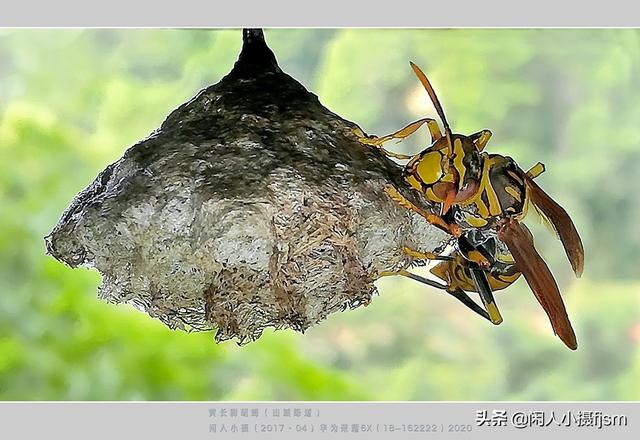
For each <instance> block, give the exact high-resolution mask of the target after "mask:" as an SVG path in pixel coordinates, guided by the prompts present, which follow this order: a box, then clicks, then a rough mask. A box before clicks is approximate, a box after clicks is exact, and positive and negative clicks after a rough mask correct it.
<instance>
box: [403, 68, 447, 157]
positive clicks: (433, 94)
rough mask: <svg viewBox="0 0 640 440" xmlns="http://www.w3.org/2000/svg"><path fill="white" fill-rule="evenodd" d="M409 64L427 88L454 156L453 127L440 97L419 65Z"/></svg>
mask: <svg viewBox="0 0 640 440" xmlns="http://www.w3.org/2000/svg"><path fill="white" fill-rule="evenodd" d="M409 64H410V65H411V68H412V69H413V71H414V72H415V74H416V76H417V77H418V79H419V80H420V82H421V83H422V86H423V87H424V88H425V90H426V91H427V93H428V94H429V98H431V102H433V106H434V107H435V108H436V113H438V116H440V119H441V120H442V125H443V126H444V134H445V136H446V137H447V144H448V149H449V154H448V155H449V156H451V155H453V143H452V142H451V127H449V123H448V122H447V118H446V116H445V115H444V110H443V109H442V106H441V105H440V101H439V100H438V97H437V96H436V92H435V90H433V87H432V86H431V83H430V82H429V80H428V79H427V75H425V74H424V72H423V71H422V70H421V69H420V68H419V67H418V66H417V65H415V64H414V63H413V62H412V61H409Z"/></svg>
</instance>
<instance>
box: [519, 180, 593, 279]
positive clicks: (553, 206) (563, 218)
mask: <svg viewBox="0 0 640 440" xmlns="http://www.w3.org/2000/svg"><path fill="white" fill-rule="evenodd" d="M525 182H526V185H527V188H528V190H529V195H530V198H531V202H532V203H533V204H534V206H535V207H536V210H537V211H538V213H540V215H541V216H542V218H543V219H544V220H545V221H547V222H548V223H549V224H550V225H551V226H552V227H553V229H554V231H555V232H556V235H557V236H558V238H559V239H560V241H561V242H562V246H563V247H564V250H565V252H566V254H567V258H568V259H569V262H570V263H571V268H572V269H573V272H574V273H575V274H576V275H577V276H578V277H579V276H580V275H582V271H583V269H584V247H583V246H582V240H581V239H580V236H579V235H578V231H577V230H576V227H575V225H574V224H573V222H572V221H571V218H570V217H569V214H567V211H565V210H564V208H563V207H562V206H560V205H558V203H556V201H555V200H553V199H552V198H551V197H550V196H549V195H548V194H547V193H546V192H544V190H543V189H542V188H540V186H538V184H537V183H535V182H534V181H533V179H531V178H530V177H528V176H525Z"/></svg>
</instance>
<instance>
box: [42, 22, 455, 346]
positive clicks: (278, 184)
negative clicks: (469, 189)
mask: <svg viewBox="0 0 640 440" xmlns="http://www.w3.org/2000/svg"><path fill="white" fill-rule="evenodd" d="M243 36H244V45H243V50H242V52H241V54H240V57H239V60H238V61H237V62H236V65H235V66H234V68H233V70H232V71H231V72H230V73H229V74H228V75H227V76H226V77H225V78H223V79H222V80H221V81H220V82H219V83H217V84H215V85H213V86H210V87H208V88H206V89H204V90H202V91H201V92H200V93H199V94H198V95H197V96H196V97H194V98H193V99H192V100H191V101H189V102H187V103H185V104H183V105H182V106H180V107H179V108H178V109H176V110H175V111H173V112H172V113H171V114H170V115H169V116H168V117H167V119H166V121H165V122H164V123H163V124H162V126H161V127H160V128H159V129H158V130H156V131H155V132H154V133H152V134H151V135H150V136H149V137H148V138H147V139H145V140H143V141H141V142H139V143H138V144H136V145H134V146H132V147H131V148H129V149H128V150H127V151H126V152H125V154H124V156H123V157H122V158H121V159H120V160H118V161H117V162H115V163H113V164H111V165H109V166H108V167H107V168H106V169H105V170H104V171H102V173H100V175H98V177H97V178H96V180H95V181H94V182H93V183H92V184H91V185H90V186H89V187H87V188H86V189H85V190H83V191H82V192H81V193H80V194H78V195H77V196H76V197H75V199H74V200H73V202H72V203H71V205H70V206H69V208H68V209H67V210H66V211H65V213H64V214H63V216H62V218H61V219H60V221H59V222H58V224H57V225H56V226H55V228H54V229H53V231H52V232H51V233H50V234H49V235H48V236H47V237H46V244H47V250H48V253H49V254H50V255H52V256H53V257H55V258H56V259H58V260H60V261H62V262H64V263H66V264H68V265H70V266H72V267H76V266H87V267H94V268H96V269H97V270H99V271H100V273H101V274H102V276H103V279H102V285H101V286H100V288H99V297H101V298H103V299H106V300H107V301H110V302H113V303H130V304H133V305H134V306H136V307H137V308H139V309H141V310H143V311H145V312H146V313H148V314H149V315H150V316H152V317H155V318H158V319H160V320H161V321H162V322H163V323H165V324H166V325H167V326H169V327H171V328H181V329H186V330H210V329H217V333H216V337H215V338H216V341H218V342H219V341H222V340H226V339H230V338H237V342H238V343H246V342H249V341H253V340H255V339H257V338H258V337H259V336H260V335H261V334H262V332H263V330H264V329H265V328H266V327H275V328H293V329H294V330H297V331H301V332H303V331H304V330H306V329H307V328H309V327H310V326H312V325H314V324H316V323H317V322H319V321H321V320H323V319H324V318H326V317H327V316H328V315H329V314H330V313H333V312H336V311H341V310H345V309H346V308H348V307H350V308H354V307H357V306H360V305H366V304H368V302H369V301H370V299H371V296H372V295H373V294H374V293H375V287H374V284H373V283H374V281H375V279H376V278H377V277H378V274H379V272H380V271H383V270H390V269H397V268H400V267H406V266H407V265H408V264H409V263H410V261H409V258H408V257H407V256H406V255H404V254H403V252H402V250H401V247H402V246H403V245H408V246H411V247H414V248H417V249H421V250H432V249H433V248H435V247H436V246H437V245H438V244H439V243H440V242H441V241H442V239H443V238H444V237H445V235H444V234H443V233H442V232H440V231H439V230H437V229H435V228H433V227H432V226H430V225H429V224H427V222H426V221H424V219H422V218H420V217H418V216H416V215H415V214H412V213H409V212H408V211H406V210H405V209H403V208H400V207H399V206H397V205H396V204H395V203H394V202H393V201H391V200H390V199H389V198H388V197H387V195H386V194H385V193H384V192H383V188H384V186H385V185H386V184H389V183H392V184H394V185H396V186H397V187H398V188H399V189H400V190H401V191H403V192H404V193H405V195H406V196H407V197H410V198H412V200H414V201H415V202H416V203H420V200H415V198H413V196H412V194H411V193H410V192H408V191H407V190H406V185H405V184H404V183H403V181H402V177H401V168H400V167H399V166H398V165H396V164H395V163H393V162H392V161H390V160H388V159H387V158H386V157H384V156H383V155H382V154H381V153H380V152H379V151H377V150H376V149H375V148H372V147H367V146H364V145H362V144H360V143H359V142H358V141H357V139H356V137H355V136H354V135H353V133H352V129H353V128H354V126H355V125H354V124H353V123H351V122H348V121H346V120H344V119H342V118H340V117H339V116H337V115H336V114H334V113H332V112H330V111H329V110H327V109H326V108H325V107H323V106H322V105H321V104H320V102H319V101H318V98H317V97H316V96H315V95H313V94H311V93H309V92H308V91H307V90H305V88H304V87H303V86H302V85H301V84H299V83H298V82H297V81H295V80H294V79H293V78H291V77H290V76H289V75H287V74H285V73H283V72H282V71H281V70H280V68H279V67H278V65H277V63H276V60H275V57H274V56H273V53H272V52H271V51H270V50H269V48H268V47H267V46H266V43H265V42H264V38H263V36H262V32H261V31H256V30H245V31H244V35H243Z"/></svg>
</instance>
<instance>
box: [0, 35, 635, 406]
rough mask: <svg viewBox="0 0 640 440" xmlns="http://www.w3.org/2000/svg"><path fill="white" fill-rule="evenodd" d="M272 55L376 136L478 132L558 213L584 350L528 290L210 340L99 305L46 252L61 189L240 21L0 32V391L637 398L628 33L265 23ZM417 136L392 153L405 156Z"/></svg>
mask: <svg viewBox="0 0 640 440" xmlns="http://www.w3.org/2000/svg"><path fill="white" fill-rule="evenodd" d="M266 36H267V40H268V43H269V44H270V46H271V47H272V49H273V50H274V52H275V53H276V56H277V57H278V60H279V62H280V65H281V67H282V68H283V69H284V70H285V71H286V72H288V73H290V74H291V75H292V76H294V77H295V78H297V79H298V80H299V81H300V82H301V83H303V84H304V85H305V86H306V87H307V88H309V89H310V90H311V91H313V92H314V93H316V94H317V95H318V96H319V97H320V100H321V101H322V102H323V103H324V104H325V105H326V106H327V107H328V108H329V109H331V110H332V111H334V112H336V113H338V114H340V115H341V116H343V117H345V118H347V119H350V120H352V121H355V122H357V123H359V124H360V125H361V126H362V127H363V128H364V129H365V130H366V131H367V132H369V133H376V134H380V135H381V134H386V133H388V132H391V131H393V130H396V129H398V128H400V127H401V126H404V125H405V124H406V123H408V122H410V121H413V120H415V119H417V118H419V117H424V116H429V115H431V116H433V109H432V107H431V105H430V104H429V102H428V101H427V98H426V94H425V93H424V91H423V90H422V89H421V87H420V85H419V83H418V81H417V80H416V78H415V77H414V75H413V73H412V71H411V69H410V68H409V64H408V61H409V60H413V61H414V62H416V63H417V64H418V65H420V66H421V67H422V68H423V69H424V70H425V71H426V72H427V74H428V75H429V76H430V78H431V79H432V81H433V83H434V86H435V88H436V90H437V92H438V94H439V96H440V99H441V101H442V104H443V105H444V108H445V111H446V112H447V115H448V116H449V120H450V123H451V124H452V126H453V127H454V129H455V130H456V131H459V132H462V133H471V132H474V131H477V130H479V129H482V128H490V129H491V130H492V131H493V133H494V137H493V138H492V140H491V142H490V143H489V146H488V150H489V151H494V152H500V153H502V154H507V155H510V156H512V157H514V158H515V159H516V160H517V161H518V162H519V163H520V164H522V166H523V167H525V168H526V167H528V166H530V165H533V164H534V163H535V162H536V161H538V160H541V161H543V162H545V163H546V165H547V172H546V173H545V174H544V175H542V176H541V177H540V178H539V179H538V181H539V183H540V184H541V185H542V186H543V187H544V188H545V189H546V190H547V191H548V192H549V193H550V194H552V195H553V196H554V197H555V198H556V199H557V200H558V201H559V202H560V203H561V204H562V205H563V206H565V207H566V209H567V210H568V211H569V212H570V213H571V215H572V217H573V218H574V221H575V222H576V224H577V226H578V229H579V231H580V232H581V234H582V237H583V240H584V242H585V248H586V256H587V259H586V266H585V274H584V276H583V278H582V279H580V280H575V279H574V278H573V276H572V273H571V271H570V267H569V264H568V262H567V261H566V259H565V257H564V254H563V251H562V248H561V245H560V244H559V242H557V240H555V239H554V238H553V236H552V235H551V233H549V232H548V231H547V230H546V229H545V228H544V227H542V226H540V225H538V224H536V223H535V221H533V222H530V223H533V224H534V226H533V230H534V233H535V235H536V243H537V247H538V249H539V250H540V252H541V253H542V254H543V255H544V256H545V258H546V260H547V261H548V263H549V265H550V266H551V268H552V270H553V271H554V273H555V274H556V277H557V279H558V282H559V284H560V286H561V289H562V291H563V294H564V297H565V300H566V303H567V308H568V311H569V314H570V316H571V318H572V321H573V324H574V327H575V329H576V333H577V335H578V340H579V344H580V347H579V349H578V351H577V352H571V351H569V350H568V349H566V348H565V347H564V346H563V344H562V343H561V342H560V340H559V339H557V338H556V337H554V336H553V334H552V331H551V328H550V326H549V323H548V320H547V318H546V316H545V315H544V313H543V311H542V309H541V308H540V307H539V305H538V304H537V302H536V300H535V299H534V297H533V295H532V294H531V292H530V291H529V290H528V288H527V286H526V284H525V282H524V281H523V280H520V281H518V283H517V284H516V285H514V286H512V287H511V288H510V289H508V290H507V291H506V292H502V293H499V294H498V301H499V303H500V305H501V309H502V312H503V315H504V317H505V322H504V323H503V324H502V325H501V326H499V327H494V326H491V325H489V324H488V323H486V322H485V321H483V320H481V319H480V318H478V317H476V316H475V315H473V314H472V313H471V312H470V311H469V310H467V309H466V308H464V307H463V306H462V305H460V304H459V303H458V302H457V301H456V300H454V299H452V298H450V297H447V296H446V295H443V294H442V293H440V292H438V291H434V290H431V289H429V288H426V287H423V286H421V285H419V284H417V283H415V282H413V281H411V280H405V279H385V280H382V281H380V283H379V284H380V295H379V296H377V297H375V298H374V300H373V302H372V303H371V305H370V306H369V307H366V308H360V309H357V310H353V311H347V312H344V313H338V314H335V315H333V316H331V317H330V318H329V319H328V320H326V321H325V322H323V323H321V324H320V325H318V326H316V327H314V328H312V329H311V330H310V331H308V332H307V334H305V335H300V334H297V333H295V332H293V331H291V330H285V331H278V332H273V331H271V330H268V331H266V332H265V334H264V335H263V337H262V338H261V339H259V340H258V341H257V342H255V343H252V344H249V345H248V346H245V347H238V346H236V345H235V344H234V343H233V342H227V343H223V344H221V345H216V344H215V343H214V342H213V336H212V334H211V333H200V334H186V333H182V332H178V331H171V330H169V329H167V328H165V327H164V326H163V325H162V324H160V323H159V322H158V321H155V320H153V319H151V318H149V317H148V316H147V315H145V314H143V313H140V312H137V311H135V310H134V309H132V308H131V307H129V306H124V305H123V306H114V305H109V304H106V303H103V302H100V301H98V300H97V299H96V298H95V295H96V288H97V286H98V284H99V282H100V276H99V274H98V273H96V272H93V271H89V270H85V269H75V270H72V269H69V268H68V267H66V266H64V265H62V264H61V263H58V262H57V261H55V260H54V259H53V258H51V257H47V256H45V254H44V252H45V248H44V241H43V237H44V236H45V235H46V234H47V233H48V232H49V231H50V230H51V228H52V227H53V226H54V224H55V223H56V222H57V220H58V218H59V217H60V215H61V214H62V212H63V210H64V209H65V208H66V207H67V205H68V204H69V203H70V201H71V200H72V198H73V197H74V195H75V194H76V193H77V192H79V191H80V190H82V189H83V188H84V187H85V186H87V185H88V184H89V183H90V182H91V181H92V180H93V179H94V177H95V176H96V175H97V173H98V172H99V171H100V170H102V169H103V168H104V167H105V166H106V165H107V164H109V163H111V162H113V161H115V160H117V159H118V158H119V157H120V156H121V155H122V153H123V152H124V150H125V148H127V147H128V146H130V145H132V144H133V143H135V142H136V141H138V140H139V139H141V138H143V137H145V136H146V135H147V134H148V133H149V132H151V131H152V130H153V129H154V128H156V127H158V126H159V125H160V123H161V122H162V121H163V119H164V117H165V116H166V115H167V114H168V113H169V112H170V111H171V110H172V109H174V108H175V107H177V106H178V105H179V104H181V103H182V102H184V101H185V100H187V99H189V98H190V97H191V96H193V95H194V94H195V93H196V92H197V91H198V90H199V89H201V88H203V87H205V86H206V85H208V84H211V83H214V82H216V81H218V80H219V79H220V78H221V77H222V76H223V75H224V74H226V73H227V72H228V71H229V70H230V69H231V67H232V64H233V62H234V61H235V59H236V56H237V54H238V52H239V49H240V40H241V38H240V32H239V30H231V29H229V30H210V31H209V30H176V29H174V30H171V29H167V30H160V29H146V30H124V29H122V30H105V29H102V30H80V29H58V30H35V29H34V30H27V29H25V30H0V399H6V400H14V399H20V400H34V399H41V400H50V399H51V400H58V399H59V400H62V399H76V400H84V399H96V400H105V399H110V400H118V399H141V400H143V399H149V400H164V399H172V400H183V399H184V400H188V399H203V400H218V399H220V400H224V399H242V400H245V399H246V400H253V399H263V400H272V399H273V400H282V399H290V400H297V399H311V400H313V399H324V400H343V399H349V400H360V399H362V400H369V399H373V400H503V399H504V400H528V399H540V400H547V399H549V400H552V399H563V400H635V399H640V380H639V379H640V296H639V288H640V270H639V269H638V263H639V262H640V227H638V224H637V223H636V219H637V218H639V217H640V192H639V191H638V184H639V183H640V178H639V177H640V175H639V174H640V171H639V170H640V105H639V104H638V103H639V102H640V87H639V82H638V78H640V31H638V30H632V29H618V30H550V29H545V30H482V29H459V30H445V29H440V30H417V29H413V30H393V29H388V30H373V29H372V30H354V29H337V30H333V29H323V30H316V29H272V30H271V29H270V30H267V31H266ZM418 140H419V141H421V142H422V144H423V146H424V144H425V143H426V142H427V140H428V133H426V132H419V133H418V134H417V135H416V136H414V140H412V141H409V142H406V143H403V144H400V145H397V146H396V147H394V148H396V151H399V152H405V153H406V152H410V151H416V149H417V148H419V147H420V143H419V142H417V141H418Z"/></svg>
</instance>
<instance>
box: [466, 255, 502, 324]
mask: <svg viewBox="0 0 640 440" xmlns="http://www.w3.org/2000/svg"><path fill="white" fill-rule="evenodd" d="M469 272H470V273H471V278H473V282H474V284H475V285H476V288H477V289H478V293H479V294H480V299H481V300H482V303H483V304H484V307H485V309H487V312H489V321H491V322H492V323H493V324H495V325H498V324H500V323H501V322H502V316H501V315H500V311H499V310H498V306H497V305H496V300H495V298H494V297H493V292H492V291H491V286H490V285H489V282H488V281H487V275H486V274H485V273H484V272H483V271H482V269H480V268H475V267H471V268H469Z"/></svg>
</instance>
